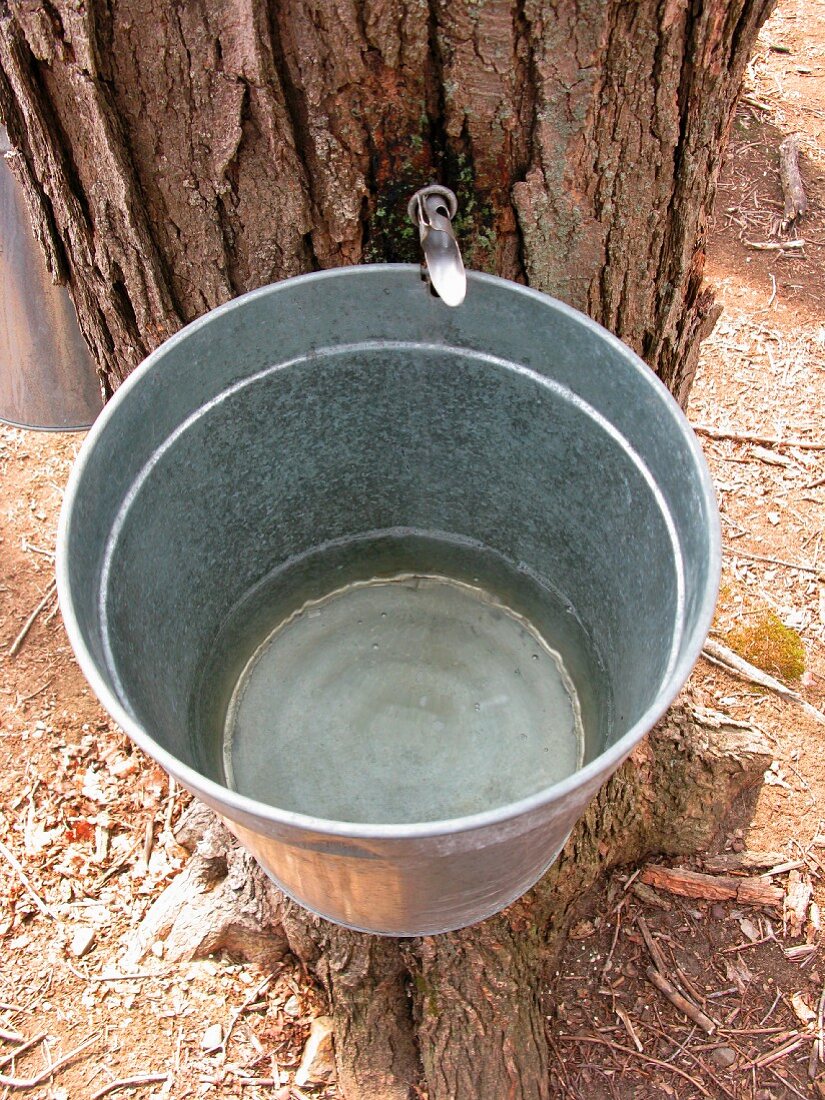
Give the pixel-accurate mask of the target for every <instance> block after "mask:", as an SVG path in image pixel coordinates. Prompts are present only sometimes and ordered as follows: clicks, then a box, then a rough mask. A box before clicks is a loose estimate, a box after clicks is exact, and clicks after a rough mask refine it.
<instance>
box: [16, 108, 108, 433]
mask: <svg viewBox="0 0 825 1100" xmlns="http://www.w3.org/2000/svg"><path fill="white" fill-rule="evenodd" d="M0 154H1V155H0V240H2V248H0V420H3V421H5V422H6V423H8V424H12V425H14V426H15V427H18V428H34V429H38V430H41V431H46V430H54V431H79V430H85V429H86V428H88V427H89V425H90V424H91V423H92V422H93V421H94V419H95V417H96V416H97V414H98V413H99V412H100V410H101V408H102V407H103V398H102V395H101V391H100V385H99V384H98V380H97V373H96V371H95V366H94V363H93V362H92V357H91V355H90V354H89V351H88V348H87V347H86V344H85V342H84V340H83V337H82V335H81V333H80V329H79V327H78V324H77V315H76V313H75V309H74V306H73V305H72V302H71V299H70V298H69V294H68V291H67V290H66V288H65V287H62V286H55V285H54V283H52V281H51V279H50V277H49V273H48V271H47V270H46V264H45V262H44V260H43V255H42V253H41V251H40V247H39V245H38V244H37V241H36V240H35V239H34V234H33V233H32V228H31V223H30V221H29V214H28V210H27V209H26V202H25V199H24V197H23V191H22V189H21V187H20V185H19V184H18V182H17V180H16V179H15V178H14V175H13V174H12V171H11V169H10V168H9V165H8V164H7V158H8V157H10V156H14V155H15V153H14V150H13V149H12V147H11V145H10V143H9V139H8V135H7V133H6V131H5V129H4V128H3V127H2V126H0Z"/></svg>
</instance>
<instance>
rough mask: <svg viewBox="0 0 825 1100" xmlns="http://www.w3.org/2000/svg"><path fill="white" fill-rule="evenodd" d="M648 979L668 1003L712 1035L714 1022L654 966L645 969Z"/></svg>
mask: <svg viewBox="0 0 825 1100" xmlns="http://www.w3.org/2000/svg"><path fill="white" fill-rule="evenodd" d="M645 973H646V974H647V978H648V981H650V982H651V983H652V984H653V985H655V986H656V988H657V989H658V990H659V992H660V993H662V994H664V996H665V997H667V999H668V1000H669V1001H670V1003H671V1004H672V1005H673V1006H674V1007H675V1008H678V1009H679V1011H680V1012H683V1013H684V1014H685V1016H687V1018H688V1019H689V1020H693V1022H694V1023H695V1024H698V1026H699V1027H700V1028H701V1029H702V1031H704V1032H705V1033H706V1034H708V1035H712V1034H713V1032H714V1031H715V1029H716V1024H715V1023H714V1022H713V1020H711V1018H710V1017H709V1016H706V1015H705V1014H704V1012H703V1011H702V1010H701V1008H699V1007H698V1006H697V1005H695V1004H693V1002H692V1001H689V1000H688V999H687V997H683V996H682V994H681V993H680V992H679V990H678V989H676V988H675V987H674V986H672V985H671V984H670V982H669V981H668V980H667V978H666V977H665V976H664V975H663V974H660V973H659V971H658V970H657V969H656V967H655V966H649V967H648V968H647V970H646V971H645Z"/></svg>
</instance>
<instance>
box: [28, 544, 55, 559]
mask: <svg viewBox="0 0 825 1100" xmlns="http://www.w3.org/2000/svg"><path fill="white" fill-rule="evenodd" d="M23 550H24V551H26V550H32V551H33V552H34V553H35V554H42V555H43V557H44V558H48V559H49V561H54V559H55V553H54V550H44V549H43V547H42V546H35V544H34V543H33V542H29V540H28V539H23Z"/></svg>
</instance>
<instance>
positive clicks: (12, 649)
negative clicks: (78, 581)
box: [8, 581, 57, 657]
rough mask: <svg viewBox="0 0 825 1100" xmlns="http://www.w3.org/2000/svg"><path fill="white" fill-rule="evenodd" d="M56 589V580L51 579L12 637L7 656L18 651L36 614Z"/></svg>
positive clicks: (14, 654) (15, 654)
mask: <svg viewBox="0 0 825 1100" xmlns="http://www.w3.org/2000/svg"><path fill="white" fill-rule="evenodd" d="M56 589H57V581H51V582H50V584H49V587H48V588H47V589H46V593H45V595H44V596H43V598H42V600H41V601H40V603H39V604H38V605H37V607H36V608H35V609H34V611H32V613H31V615H29V617H28V619H26V621H25V623H24V624H23V629H22V630H21V631H20V633H19V634H18V635H17V637H16V638H15V639H14V641H13V642H12V643H11V645H10V646H9V653H8V655H9V657H16V656H17V654H18V653H19V652H20V649H21V647H22V645H23V642H25V640H26V635H27V634H28V632H29V631H30V630H31V628H32V627H33V626H34V624H35V622H36V620H37V616H38V615H39V614H40V612H41V611H42V610H43V608H44V607H45V606H46V604H47V603H49V601H50V600H51V598H52V596H54V594H55V591H56Z"/></svg>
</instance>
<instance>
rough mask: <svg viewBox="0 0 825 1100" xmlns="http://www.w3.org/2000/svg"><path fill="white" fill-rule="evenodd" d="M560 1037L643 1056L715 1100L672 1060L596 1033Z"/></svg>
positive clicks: (710, 1099) (645, 1059)
mask: <svg viewBox="0 0 825 1100" xmlns="http://www.w3.org/2000/svg"><path fill="white" fill-rule="evenodd" d="M559 1038H560V1039H570V1040H571V1041H572V1042H574V1043H599V1044H600V1045H601V1046H606V1047H610V1048H611V1049H612V1050H620V1051H621V1052H622V1054H630V1055H632V1056H633V1057H634V1058H641V1059H642V1061H644V1062H650V1063H651V1064H652V1065H654V1066H661V1067H662V1069H668V1070H670V1072H671V1073H676V1074H678V1075H679V1076H680V1077H684V1079H685V1080H686V1081H690V1083H691V1085H693V1087H694V1088H695V1089H698V1090H699V1092H701V1094H702V1095H703V1096H707V1097H708V1100H713V1097H712V1096H711V1094H710V1093H709V1092H708V1090H707V1089H706V1088H705V1086H704V1085H703V1084H702V1082H701V1081H697V1080H696V1078H695V1077H692V1076H691V1075H690V1074H689V1073H687V1072H686V1071H685V1070H683V1069H679V1067H678V1066H674V1065H671V1064H670V1062H663V1061H662V1060H661V1059H660V1058H653V1057H651V1055H649V1054H641V1053H640V1052H639V1051H638V1050H634V1049H633V1048H632V1047H626V1046H622V1044H621V1043H614V1042H612V1041H611V1040H610V1039H599V1038H597V1037H596V1036H595V1035H560V1036H559Z"/></svg>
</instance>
